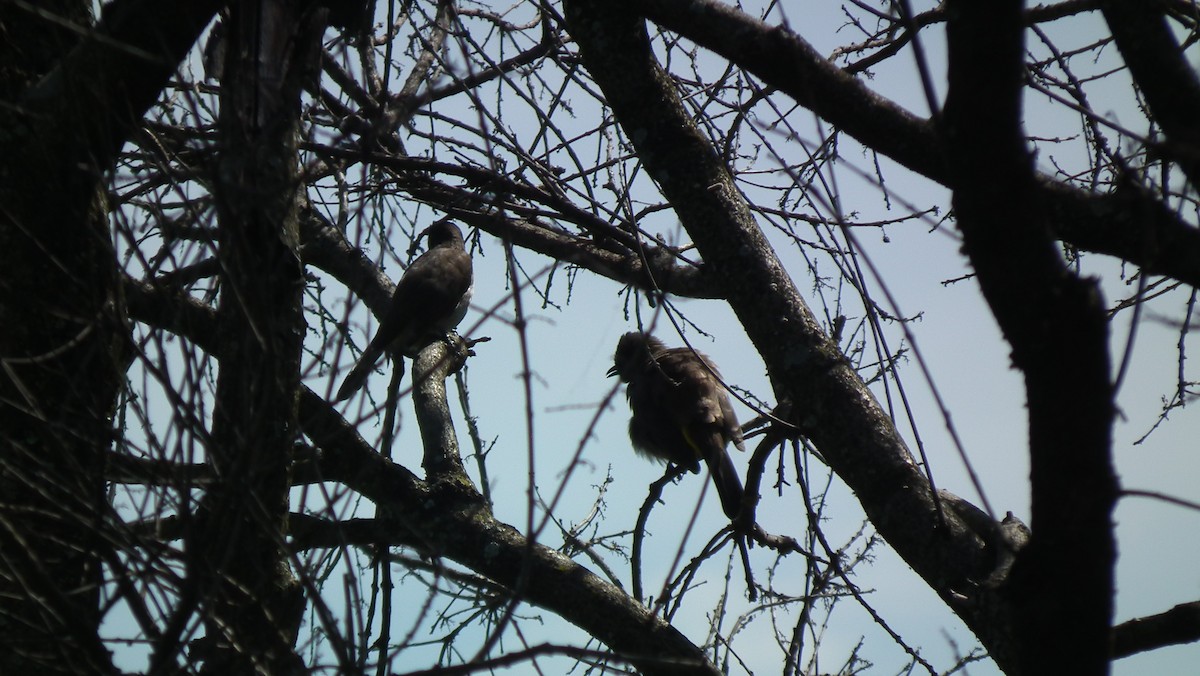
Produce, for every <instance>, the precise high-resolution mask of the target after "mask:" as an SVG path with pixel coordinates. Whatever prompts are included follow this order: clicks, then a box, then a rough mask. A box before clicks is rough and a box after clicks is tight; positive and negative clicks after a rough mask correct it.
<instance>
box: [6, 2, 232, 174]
mask: <svg viewBox="0 0 1200 676" xmlns="http://www.w3.org/2000/svg"><path fill="white" fill-rule="evenodd" d="M224 4H225V3H224V2H223V1H222V0H192V1H189V2H182V3H172V2H160V1H159V0H116V2H113V3H111V4H109V5H107V6H105V9H104V14H103V16H102V17H101V19H100V24H99V25H98V26H97V27H96V30H95V31H92V32H89V34H88V35H87V37H85V38H84V40H83V41H82V42H81V43H80V44H79V46H78V47H76V48H75V49H74V50H73V51H72V52H71V53H70V54H69V55H68V56H67V57H66V58H64V59H63V60H62V61H60V62H59V64H58V67H57V68H56V69H55V70H54V71H52V72H51V73H50V74H49V75H47V76H46V77H45V78H43V79H42V81H41V82H39V83H38V84H37V85H36V86H34V87H32V88H30V89H29V91H28V92H26V94H25V96H24V97H23V98H22V101H21V103H20V105H21V108H22V109H24V110H25V111H26V112H27V113H28V114H29V115H28V119H29V120H30V124H31V125H33V126H34V127H35V129H37V130H38V131H36V132H35V134H34V135H35V136H42V135H50V134H52V135H64V134H69V135H71V136H70V140H71V142H70V143H64V144H62V145H61V146H60V148H61V149H62V150H63V151H65V152H66V153H69V156H66V157H57V158H52V160H53V162H54V164H55V165H56V166H58V167H71V168H74V169H77V168H80V167H86V168H87V171H86V172H84V174H83V175H82V176H81V178H83V183H85V184H94V182H95V181H98V180H99V178H100V176H101V174H102V173H103V172H104V171H106V170H107V169H108V168H109V167H111V166H112V164H113V162H114V161H115V159H116V154H117V152H118V151H119V150H120V149H121V146H122V145H123V144H124V143H125V142H126V141H127V140H129V137H130V134H131V133H132V131H133V128H134V127H135V126H136V125H137V124H138V123H139V122H140V121H141V119H142V116H143V115H145V113H146V111H147V110H148V109H149V108H150V106H151V105H152V104H153V103H154V101H155V100H156V99H157V98H158V97H159V95H160V94H161V93H162V91H163V88H164V86H165V85H166V83H167V79H168V78H169V77H170V76H171V74H172V73H174V72H175V69H176V68H177V67H178V65H179V62H180V60H182V59H183V57H184V55H185V54H187V52H188V50H189V49H191V48H192V45H193V44H195V42H196V39H197V38H198V37H199V36H200V33H201V31H203V30H204V28H205V27H206V26H207V25H208V23H209V22H210V21H211V20H212V17H213V16H214V15H215V14H216V12H217V10H218V9H220V8H221V7H222V6H224ZM52 137H53V136H52ZM43 138H45V136H44V137H43Z"/></svg>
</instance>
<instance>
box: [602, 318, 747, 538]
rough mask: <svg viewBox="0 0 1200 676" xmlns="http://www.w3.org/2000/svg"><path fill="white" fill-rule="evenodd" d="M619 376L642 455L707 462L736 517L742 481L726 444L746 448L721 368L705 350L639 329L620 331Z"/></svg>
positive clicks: (684, 463)
mask: <svg viewBox="0 0 1200 676" xmlns="http://www.w3.org/2000/svg"><path fill="white" fill-rule="evenodd" d="M613 376H620V379H621V381H622V382H624V383H626V387H625V395H626V397H627V398H628V400H629V409H630V412H631V417H630V418H629V439H630V441H631V442H633V448H634V450H635V451H637V452H638V453H639V454H640V455H642V456H644V457H647V458H650V459H652V460H658V461H663V462H670V463H672V464H674V465H676V466H678V467H682V468H685V469H688V470H690V471H691V472H693V473H696V472H699V471H700V461H701V460H703V461H704V462H705V463H706V464H707V465H708V471H709V474H710V475H711V476H712V480H713V485H714V486H716V488H717V495H718V496H720V498H721V508H722V509H723V510H724V511H725V515H726V516H728V517H729V518H730V519H736V518H737V516H738V514H739V513H740V512H741V506H742V494H743V492H744V491H743V488H742V482H741V480H739V479H738V473H737V468H736V467H735V466H734V464H733V460H732V459H731V458H730V457H729V454H728V453H727V452H726V451H725V448H726V446H727V445H728V444H729V442H733V445H734V446H735V447H736V448H737V449H738V450H740V451H744V450H746V447H745V445H744V442H743V440H742V429H741V427H740V426H739V425H738V421H737V416H736V415H735V414H734V412H733V406H732V405H731V404H730V403H729V397H727V396H726V395H725V390H724V387H723V386H722V385H721V382H720V378H721V376H720V375H719V374H718V373H717V369H716V366H714V365H713V363H712V360H710V359H709V358H708V357H706V356H705V355H703V354H701V353H699V352H696V351H694V350H692V349H691V348H686V347H667V346H666V345H665V344H663V342H662V341H661V340H659V339H658V338H655V337H654V336H652V335H650V334H648V333H644V332H640V331H634V332H630V333H626V334H625V335H623V336H621V339H620V341H618V342H617V351H616V353H615V354H614V355H613V367H612V368H610V369H609V370H608V377H610V378H611V377H613Z"/></svg>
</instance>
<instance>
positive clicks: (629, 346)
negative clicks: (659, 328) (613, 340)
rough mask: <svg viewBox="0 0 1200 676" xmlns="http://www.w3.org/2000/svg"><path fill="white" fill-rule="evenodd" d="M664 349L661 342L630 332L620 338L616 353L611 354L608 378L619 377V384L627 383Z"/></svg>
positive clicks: (647, 335) (650, 336) (645, 334)
mask: <svg viewBox="0 0 1200 676" xmlns="http://www.w3.org/2000/svg"><path fill="white" fill-rule="evenodd" d="M664 349H666V348H665V346H664V345H663V344H662V342H661V341H660V340H659V339H657V338H655V337H654V336H652V335H650V334H648V333H643V332H641V331H631V332H629V333H626V334H625V335H623V336H621V340H620V341H618V342H617V351H616V353H614V354H613V366H612V368H610V369H609V370H608V377H609V378H611V377H613V376H621V382H625V383H627V382H629V380H630V379H631V378H632V377H633V375H634V374H636V373H637V372H638V371H640V370H641V369H643V368H645V365H646V364H647V363H648V362H649V361H650V360H651V359H652V358H653V356H654V355H655V354H657V353H658V352H661V351H662V350H664Z"/></svg>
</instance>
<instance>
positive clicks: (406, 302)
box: [336, 221, 472, 401]
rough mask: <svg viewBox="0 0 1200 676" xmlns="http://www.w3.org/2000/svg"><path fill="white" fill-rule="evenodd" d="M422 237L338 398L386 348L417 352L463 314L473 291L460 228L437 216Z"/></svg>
mask: <svg viewBox="0 0 1200 676" xmlns="http://www.w3.org/2000/svg"><path fill="white" fill-rule="evenodd" d="M420 237H428V238H429V239H428V241H429V249H428V250H427V251H426V252H425V253H423V254H421V255H420V256H418V257H417V260H415V261H413V262H412V265H409V266H408V269H407V270H405V271H404V274H403V275H402V276H401V277H400V281H399V283H397V284H396V290H395V292H394V293H393V294H392V305H391V307H390V308H388V311H387V313H386V314H385V315H384V316H383V319H382V320H381V321H380V322H379V330H378V331H376V332H375V337H374V338H372V339H371V342H370V343H368V344H367V349H365V350H363V353H362V356H361V357H359V358H358V363H357V364H355V365H354V368H353V369H350V373H349V375H347V376H346V379H345V380H344V381H342V386H341V387H340V388H338V391H337V397H336V401H342V400H344V399H347V398H349V397H350V395H352V394H354V392H355V391H357V390H358V388H360V387H362V385H363V383H365V382H366V380H367V376H368V375H370V373H371V371H372V370H373V369H374V368H375V364H376V362H378V361H379V358H380V357H382V356H383V354H384V353H385V352H387V353H388V354H390V355H391V356H392V358H393V359H396V360H399V359H400V358H401V355H404V356H408V357H415V356H416V355H417V353H418V352H420V351H421V350H422V349H423V348H424V347H425V346H426V345H429V344H430V343H432V342H433V341H435V340H438V339H441V338H444V337H445V336H446V333H447V332H449V331H450V330H452V329H453V328H454V327H456V326H458V323H459V322H461V321H462V318H463V316H464V315H466V314H467V305H468V304H469V303H470V301H471V291H472V281H471V277H472V275H471V256H470V254H468V253H467V251H466V248H465V247H464V246H463V236H462V232H461V231H459V229H458V226H456V225H454V223H452V222H450V221H439V222H437V223H434V224H433V225H431V226H429V227H428V228H426V229H425V231H424V232H422V233H421V234H420V235H419V236H418V239H420ZM401 368H403V366H401Z"/></svg>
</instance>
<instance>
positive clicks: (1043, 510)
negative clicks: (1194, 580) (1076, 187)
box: [942, 0, 1117, 674]
mask: <svg viewBox="0 0 1200 676" xmlns="http://www.w3.org/2000/svg"><path fill="white" fill-rule="evenodd" d="M1021 9H1022V3H1021V2H1020V1H1019V0H1010V1H1009V2H1004V3H995V2H993V3H988V4H987V6H984V5H982V4H980V3H976V2H972V1H971V0H953V1H951V2H949V3H948V4H947V10H948V14H949V16H950V20H949V23H948V25H947V35H948V46H949V63H950V72H949V82H950V88H949V92H948V94H947V97H946V106H945V112H944V116H943V119H942V123H943V129H944V130H945V136H946V143H945V146H944V147H946V148H947V149H948V150H949V153H948V154H949V160H950V164H951V166H952V167H954V172H953V176H954V177H955V178H954V180H953V181H952V182H951V187H952V188H953V190H954V196H953V202H954V210H955V213H956V215H957V216H958V218H957V223H958V226H959V229H960V230H961V231H962V233H963V242H964V251H965V252H966V254H967V256H968V257H969V258H970V260H971V265H972V267H973V268H974V270H975V272H976V274H977V276H978V280H979V285H980V288H981V289H982V291H983V295H984V298H985V299H986V300H987V302H988V305H989V307H990V308H991V310H992V314H993V315H994V316H995V318H996V321H997V323H998V324H999V325H1000V329H1001V331H1002V332H1003V334H1004V337H1005V339H1006V340H1007V341H1008V343H1009V344H1010V345H1011V346H1012V348H1013V351H1012V355H1013V362H1014V363H1015V365H1016V366H1017V368H1019V369H1021V371H1022V372H1023V373H1024V376H1025V391H1026V397H1027V401H1028V407H1027V408H1028V410H1029V454H1030V483H1031V489H1032V503H1031V508H1032V510H1031V511H1032V517H1033V518H1032V523H1031V527H1032V533H1033V534H1032V538H1031V540H1030V543H1029V546H1028V547H1026V548H1025V549H1024V550H1022V551H1021V553H1020V554H1019V555H1018V558H1017V560H1016V563H1015V565H1014V567H1013V571H1012V577H1011V579H1010V580H1009V581H1008V582H1007V584H1006V588H1005V593H1006V594H1008V595H1009V596H1010V598H1011V600H1012V602H1013V605H1014V608H1015V614H1014V617H1013V619H1014V622H1013V624H1012V626H1011V627H1010V630H1011V632H1012V634H1013V636H1014V637H1015V638H1016V641H1015V643H1014V647H1015V652H1016V665H1015V668H1014V667H1013V666H1008V667H1007V669H1006V671H1008V673H1022V674H1035V673H1037V674H1042V673H1073V674H1105V673H1108V664H1109V635H1110V623H1111V621H1112V597H1113V576H1114V565H1115V560H1116V546H1115V543H1114V542H1113V522H1112V511H1113V508H1114V506H1115V504H1116V497H1117V482H1116V477H1115V472H1114V470H1113V466H1112V457H1111V445H1112V423H1113V416H1114V412H1115V407H1114V403H1113V392H1112V385H1111V373H1110V363H1109V355H1108V321H1107V317H1106V316H1105V312H1104V308H1103V304H1102V303H1101V300H1100V292H1099V289H1098V288H1097V287H1096V283H1095V281H1093V280H1084V279H1080V278H1079V277H1078V276H1077V275H1075V274H1073V273H1072V272H1071V271H1070V270H1068V269H1067V266H1066V264H1065V262H1064V261H1063V260H1062V256H1061V255H1060V254H1059V252H1058V251H1057V249H1056V247H1055V244H1054V242H1053V240H1052V238H1051V235H1050V227H1049V223H1048V219H1047V214H1046V210H1045V208H1044V206H1043V204H1044V203H1043V201H1042V200H1041V199H1040V195H1039V193H1038V190H1037V185H1036V181H1035V179H1034V172H1033V157H1032V155H1031V154H1030V153H1029V150H1028V148H1027V147H1026V144H1025V136H1024V132H1023V129H1022V125H1021V113H1022V107H1021V103H1022V98H1021V94H1022V91H1023V89H1024V77H1025V70H1024V69H1025V65H1024V56H1025V52H1024V40H1023V34H1024V27H1023V25H1022V22H1021Z"/></svg>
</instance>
